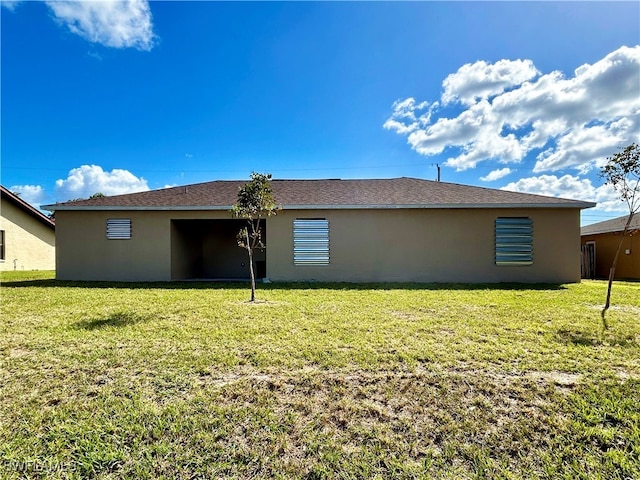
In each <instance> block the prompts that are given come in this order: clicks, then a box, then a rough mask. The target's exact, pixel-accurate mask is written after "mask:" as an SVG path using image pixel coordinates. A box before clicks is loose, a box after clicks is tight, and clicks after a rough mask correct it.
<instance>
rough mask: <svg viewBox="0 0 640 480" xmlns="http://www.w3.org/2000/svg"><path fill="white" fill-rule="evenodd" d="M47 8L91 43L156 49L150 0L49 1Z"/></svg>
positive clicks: (70, 28) (116, 46) (115, 46)
mask: <svg viewBox="0 0 640 480" xmlns="http://www.w3.org/2000/svg"><path fill="white" fill-rule="evenodd" d="M47 5H48V6H49V8H50V9H51V11H52V12H53V14H54V15H55V17H56V18H57V19H58V21H60V22H61V23H63V24H65V25H66V26H67V27H68V28H69V30H71V31H72V32H73V33H75V34H77V35H80V36H81V37H83V38H85V39H87V40H89V41H90V42H93V43H100V44H102V45H104V46H106V47H114V48H127V47H132V48H136V49H138V50H151V49H152V48H153V44H154V39H155V35H154V33H153V23H152V18H151V10H150V8H149V2H148V1H147V0H104V1H93V0H91V1H73V0H70V1H66V0H65V1H58V0H49V1H47Z"/></svg>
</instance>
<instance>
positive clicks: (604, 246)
mask: <svg viewBox="0 0 640 480" xmlns="http://www.w3.org/2000/svg"><path fill="white" fill-rule="evenodd" d="M628 218H629V216H628V215H625V216H623V217H618V218H614V219H612V220H606V221H604V222H599V223H594V224H592V225H587V226H586V227H582V228H581V229H580V235H581V243H582V252H583V272H582V276H583V277H584V278H609V270H610V269H611V265H612V264H613V258H614V257H615V255H616V250H617V249H618V245H619V243H620V238H621V235H622V231H623V230H624V226H625V224H626V222H627V219H628ZM630 229H631V231H630V232H627V235H626V236H625V238H624V240H623V242H622V250H621V251H620V256H619V257H618V264H617V265H616V273H615V278H616V279H629V280H640V214H636V215H634V216H633V218H632V219H631V225H630Z"/></svg>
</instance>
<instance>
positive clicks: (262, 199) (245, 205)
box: [231, 172, 277, 302]
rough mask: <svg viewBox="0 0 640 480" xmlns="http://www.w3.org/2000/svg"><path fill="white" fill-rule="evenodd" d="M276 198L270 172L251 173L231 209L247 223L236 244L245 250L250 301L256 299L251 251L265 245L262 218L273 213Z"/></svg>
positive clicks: (241, 230) (275, 208) (275, 209)
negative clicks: (247, 259) (249, 283)
mask: <svg viewBox="0 0 640 480" xmlns="http://www.w3.org/2000/svg"><path fill="white" fill-rule="evenodd" d="M276 211H277V206H276V200H275V198H274V196H273V190H272V189H271V174H268V173H267V174H262V173H256V172H253V173H251V180H250V181H249V182H247V183H246V184H245V185H243V186H242V187H240V189H239V190H238V200H237V201H236V203H235V205H234V206H233V207H232V209H231V213H232V214H233V216H234V217H236V218H243V219H245V220H246V221H247V225H246V226H245V227H243V228H241V229H240V231H239V232H238V234H237V236H236V238H237V241H238V246H239V247H242V248H244V249H246V250H247V254H248V256H249V274H250V279H251V301H252V302H253V301H255V299H256V279H255V273H254V272H255V269H254V260H253V253H254V252H255V250H256V249H260V250H264V248H265V247H266V244H265V239H264V237H263V231H262V222H261V221H262V219H264V218H266V217H270V216H272V215H275V214H276Z"/></svg>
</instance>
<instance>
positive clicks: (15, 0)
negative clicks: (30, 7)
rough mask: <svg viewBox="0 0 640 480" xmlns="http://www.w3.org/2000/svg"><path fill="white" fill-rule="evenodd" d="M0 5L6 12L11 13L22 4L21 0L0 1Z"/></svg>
mask: <svg viewBox="0 0 640 480" xmlns="http://www.w3.org/2000/svg"><path fill="white" fill-rule="evenodd" d="M0 3H1V4H2V6H3V7H5V8H6V9H7V10H11V11H12V12H13V11H14V10H15V9H16V7H17V6H18V4H20V3H22V0H2V1H1V2H0Z"/></svg>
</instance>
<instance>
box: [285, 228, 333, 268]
mask: <svg viewBox="0 0 640 480" xmlns="http://www.w3.org/2000/svg"><path fill="white" fill-rule="evenodd" d="M293 264H294V265H329V221H328V220H326V219H302V218H299V219H296V220H294V221H293Z"/></svg>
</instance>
